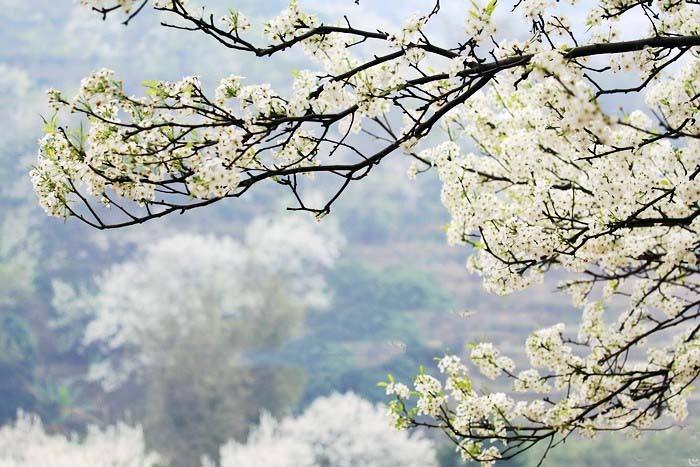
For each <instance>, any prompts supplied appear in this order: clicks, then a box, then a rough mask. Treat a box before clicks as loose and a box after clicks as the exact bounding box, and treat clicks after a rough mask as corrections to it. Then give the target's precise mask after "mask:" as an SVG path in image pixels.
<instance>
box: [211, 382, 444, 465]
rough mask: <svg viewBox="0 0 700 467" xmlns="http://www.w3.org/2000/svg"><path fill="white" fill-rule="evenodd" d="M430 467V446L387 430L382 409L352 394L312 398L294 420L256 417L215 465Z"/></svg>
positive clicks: (388, 424)
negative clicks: (253, 425) (254, 424)
mask: <svg viewBox="0 0 700 467" xmlns="http://www.w3.org/2000/svg"><path fill="white" fill-rule="evenodd" d="M244 465H245V466H248V467H322V466H327V465H332V466H334V467H360V466H363V467H365V466H366V467H394V466H397V465H401V466H406V467H436V466H437V465H438V464H437V460H436V453H435V449H434V446H433V443H432V442H431V441H429V440H428V439H426V438H424V437H423V436H421V435H420V434H419V433H414V434H412V435H410V436H409V435H408V434H407V433H406V432H401V431H396V430H394V429H393V428H392V427H391V419H390V417H389V416H388V415H387V413H386V408H384V407H382V406H380V405H373V404H372V403H370V402H368V401H366V400H364V399H362V398H361V397H359V396H357V395H355V394H352V393H347V394H333V395H331V396H328V397H322V398H319V399H316V400H315V401H314V402H312V403H311V405H310V406H309V407H308V408H307V409H306V410H305V411H304V413H302V414H301V415H299V416H297V417H288V418H284V419H282V420H275V419H274V418H272V417H270V416H264V417H262V420H261V423H260V426H258V427H257V428H256V429H255V430H254V431H253V432H251V433H250V435H249V437H248V440H247V442H246V443H238V442H235V441H230V442H229V443H227V444H225V445H224V446H222V448H221V467H238V466H244Z"/></svg>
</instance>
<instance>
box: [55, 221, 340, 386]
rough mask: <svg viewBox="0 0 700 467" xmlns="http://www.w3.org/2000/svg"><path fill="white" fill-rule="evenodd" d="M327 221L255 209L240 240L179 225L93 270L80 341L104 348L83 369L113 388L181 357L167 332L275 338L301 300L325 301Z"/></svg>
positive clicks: (287, 329)
mask: <svg viewBox="0 0 700 467" xmlns="http://www.w3.org/2000/svg"><path fill="white" fill-rule="evenodd" d="M328 227H329V228H328V229H318V228H314V227H313V226H311V225H310V223H309V222H305V220H304V219H301V218H297V217H289V216H288V217H286V218H283V219H280V220H271V219H266V218H259V219H256V220H255V221H253V222H252V223H251V225H250V226H249V227H248V229H247V231H246V235H245V239H244V240H243V241H242V242H241V241H238V240H235V239H233V238H227V237H215V236H202V235H195V234H184V233H183V234H178V235H175V236H172V237H168V238H164V239H162V240H159V241H157V242H155V243H152V244H149V245H147V246H145V247H144V248H143V250H142V251H140V253H139V254H138V255H137V256H136V257H134V259H133V260H131V261H127V262H125V263H122V264H119V265H116V266H113V267H112V268H110V269H109V270H107V271H106V272H105V273H104V274H103V275H102V276H100V277H99V278H98V279H97V281H96V282H97V291H96V293H95V294H94V297H93V298H92V299H91V300H90V301H89V304H90V305H91V307H92V309H91V310H90V313H91V314H92V317H91V318H90V321H89V323H88V324H87V328H86V330H85V335H84V343H85V344H88V345H89V344H97V345H98V346H100V347H102V348H104V350H105V355H106V357H105V359H104V360H101V361H99V362H96V363H95V364H94V365H93V366H92V368H91V377H92V378H94V379H95V380H98V381H100V382H102V384H103V385H104V387H105V388H106V389H114V388H116V387H118V386H119V385H120V384H121V383H122V382H123V381H125V380H126V379H128V378H131V377H139V375H141V374H143V373H144V372H148V371H150V370H153V369H154V368H157V367H163V366H165V367H170V366H173V365H175V366H178V365H182V364H183V362H182V361H178V360H177V359H174V358H173V352H174V349H173V346H172V343H173V342H177V343H178V348H183V349H186V348H187V347H188V346H195V347H200V348H201V346H203V345H211V346H213V347H216V346H217V345H220V344H222V342H226V343H227V344H226V345H228V347H227V349H228V351H229V352H231V351H232V350H234V349H238V350H244V349H247V350H249V349H254V348H269V347H271V346H274V345H277V344H278V343H279V342H280V340H281V339H283V338H284V337H285V336H290V335H291V334H293V333H294V330H295V329H296V328H297V327H298V325H299V319H298V318H299V317H300V316H301V315H300V313H303V311H304V310H305V309H306V308H309V307H323V306H325V305H327V303H328V299H329V295H328V291H327V288H326V285H325V282H324V279H323V272H324V271H325V270H327V269H328V268H330V267H331V266H332V264H333V262H334V260H335V258H336V257H337V255H338V247H339V245H340V243H341V240H340V237H339V236H338V234H337V233H335V231H334V229H333V228H332V226H331V225H329V226H328ZM292 297H294V299H293V300H292ZM61 303H62V302H61V301H56V304H57V305H60V304H61ZM84 307H85V306H84V305H83V308H84ZM67 311H68V312H69V311H70V310H67ZM192 336H203V337H204V336H206V337H205V339H204V341H202V339H198V338H194V337H192ZM207 343H208V344H207ZM189 351H190V352H196V353H197V354H198V353H200V352H201V349H200V352H198V351H196V350H195V349H190V350H189ZM231 356H232V357H234V356H235V354H231Z"/></svg>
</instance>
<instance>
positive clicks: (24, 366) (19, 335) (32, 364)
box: [0, 314, 37, 422]
mask: <svg viewBox="0 0 700 467" xmlns="http://www.w3.org/2000/svg"><path fill="white" fill-rule="evenodd" d="M36 353H37V351H36V344H35V341H34V336H33V334H32V332H31V329H30V328H29V325H28V324H27V323H26V321H25V320H23V319H22V318H20V317H19V316H16V315H14V314H0V422H5V421H7V420H9V419H12V418H14V416H15V414H16V412H17V409H19V408H23V409H25V410H31V409H33V407H34V396H33V394H32V385H33V383H34V376H35V368H36V363H37V355H36Z"/></svg>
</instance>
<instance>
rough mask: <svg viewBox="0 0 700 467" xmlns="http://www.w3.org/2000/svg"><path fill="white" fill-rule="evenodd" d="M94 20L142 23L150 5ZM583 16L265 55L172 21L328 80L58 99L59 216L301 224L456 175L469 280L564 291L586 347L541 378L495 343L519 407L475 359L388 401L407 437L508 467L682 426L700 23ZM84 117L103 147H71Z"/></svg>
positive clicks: (694, 368)
mask: <svg viewBox="0 0 700 467" xmlns="http://www.w3.org/2000/svg"><path fill="white" fill-rule="evenodd" d="M83 3H85V4H88V5H90V6H92V7H93V8H94V9H95V10H97V11H98V12H100V13H101V14H103V15H105V16H106V15H108V14H110V13H112V12H117V11H121V12H122V13H124V14H126V15H127V21H128V20H129V19H130V18H132V17H133V15H135V14H137V13H139V12H141V11H145V8H146V6H147V5H148V3H149V2H147V1H143V2H134V1H129V0H122V1H117V0H115V1H113V2H110V1H100V0H84V1H83ZM572 3H573V6H572V5H563V4H562V2H551V1H547V0H522V1H520V2H516V3H513V4H505V3H501V2H497V1H495V0H492V1H489V2H488V3H486V4H479V3H476V2H475V3H473V6H472V7H471V9H469V11H467V12H466V20H465V29H464V30H463V31H462V34H460V35H459V39H458V40H457V41H456V43H454V44H452V45H449V44H448V45H445V44H442V41H439V40H438V39H431V38H430V37H431V25H432V24H433V23H434V21H435V19H436V18H437V17H439V16H440V14H441V8H440V7H441V5H440V3H439V2H437V3H435V4H434V7H433V8H432V10H430V11H426V12H425V13H424V14H416V15H413V16H411V17H410V18H408V19H407V20H406V22H405V24H404V25H403V26H402V27H400V28H396V29H395V30H391V31H382V30H377V29H376V28H374V27H373V26H372V25H362V26H359V25H355V24H352V23H351V22H350V21H349V20H348V19H345V20H342V21H338V22H335V23H331V22H324V21H322V20H320V19H319V18H317V17H316V16H314V15H313V14H310V13H307V12H304V11H302V10H301V9H300V7H299V6H298V5H297V3H296V2H294V1H293V2H292V3H291V4H290V6H289V7H288V8H287V9H286V10H284V11H283V12H282V13H280V14H279V15H278V16H277V17H275V18H274V19H272V20H270V21H268V22H266V23H265V24H264V25H263V27H262V31H263V34H264V36H265V39H264V42H262V43H258V39H256V36H255V34H254V31H251V29H252V28H253V26H252V24H251V22H250V21H248V20H247V19H246V17H245V16H244V15H243V14H242V13H240V12H238V11H231V12H229V13H228V14H227V15H225V16H224V17H222V18H218V16H214V15H213V14H212V13H210V12H209V11H208V10H207V9H206V8H205V9H202V8H193V7H190V6H188V5H187V4H186V3H185V2H183V1H182V0H156V1H154V2H152V5H151V6H152V7H153V8H155V9H156V10H159V11H160V12H162V13H163V14H164V15H165V18H170V19H166V20H165V23H164V24H165V25H166V26H168V27H173V28H178V29H181V30H186V31H197V32H200V33H204V34H206V35H207V36H209V37H211V38H212V39H213V40H214V41H215V42H217V43H218V44H220V45H221V46H223V47H227V48H229V49H231V51H232V52H236V53H249V54H253V55H255V56H258V57H270V56H276V55H279V54H282V53H285V51H288V50H291V49H294V48H301V49H302V50H303V51H304V52H305V53H306V54H307V55H308V56H309V57H310V59H311V60H313V61H315V63H317V68H316V69H313V70H302V71H300V72H298V73H297V74H296V76H295V77H294V81H293V83H292V86H291V88H292V91H291V92H288V93H281V92H277V91H275V90H273V89H272V88H271V87H270V86H269V85H265V84H262V85H260V84H250V83H247V82H246V81H245V80H244V79H243V78H240V77H238V76H230V77H227V78H224V79H222V80H221V82H220V84H219V86H218V87H217V89H216V91H215V92H214V94H213V96H210V95H209V94H208V93H207V92H206V91H205V90H204V89H203V87H202V85H201V84H200V81H199V80H198V79H197V78H196V77H188V78H185V79H183V80H181V81H179V82H149V83H147V88H148V89H147V92H146V94H145V95H144V96H132V95H130V94H128V93H127V91H126V90H125V87H124V85H123V84H122V82H121V81H119V80H118V79H117V78H116V76H115V74H114V73H113V72H112V71H109V70H100V71H98V72H96V73H94V74H92V75H90V76H89V77H87V78H86V79H85V80H84V81H83V82H82V85H81V88H80V91H79V92H78V94H77V95H76V96H74V97H70V98H69V97H66V96H64V95H63V94H62V93H60V92H59V91H55V90H52V91H49V96H50V100H51V102H52V104H53V105H54V106H55V108H56V109H57V112H58V114H57V117H56V118H54V119H52V120H50V121H49V122H48V124H47V134H46V135H45V136H44V138H43V139H42V140H41V142H40V150H39V156H38V162H37V165H36V167H35V168H34V169H33V171H32V179H33V182H34V187H35V190H36V192H37V194H38V196H39V200H40V203H41V204H42V206H43V207H44V208H45V209H46V210H47V212H48V213H49V214H51V215H54V216H59V217H76V218H78V219H80V220H81V221H83V222H86V223H88V224H90V225H92V226H94V227H97V228H100V229H105V228H115V227H123V226H128V225H133V224H137V223H141V222H144V221H147V220H150V219H154V218H158V217H162V216H165V215H167V214H170V213H175V212H184V211H187V210H190V209H194V208H197V207H202V206H206V205H209V204H212V203H215V202H218V201H220V200H223V199H224V198H236V197H240V196H242V195H244V194H245V193H246V192H248V191H249V190H250V189H252V188H253V187H254V186H256V185H258V184H262V183H266V182H268V181H269V182H275V183H277V184H279V185H281V186H282V187H285V188H287V189H289V190H291V192H292V194H293V195H294V199H295V200H296V203H297V204H295V205H294V206H292V207H291V209H296V210H305V211H310V212H311V213H313V214H315V215H316V216H319V217H320V216H323V215H325V214H327V213H328V212H329V211H330V208H331V206H332V204H333V203H334V202H335V200H336V199H338V197H339V196H340V195H341V194H342V192H343V191H344V190H345V189H346V188H347V187H348V186H349V185H350V184H352V183H353V182H355V181H357V180H359V179H362V178H363V177H365V176H368V175H369V174H370V173H371V171H372V168H373V167H375V166H376V165H377V164H379V163H380V162H382V161H383V160H384V159H386V158H395V157H408V158H409V159H410V160H412V161H413V162H412V164H411V166H410V168H409V176H410V177H414V176H416V175H418V174H419V173H421V172H423V171H426V170H428V169H431V168H433V169H435V170H436V171H437V173H438V175H439V177H440V180H441V182H442V186H443V191H442V202H443V204H444V205H445V207H446V208H447V210H448V211H449V213H450V215H451V222H450V224H449V228H448V234H447V236H448V241H449V242H450V243H455V244H464V245H468V246H470V248H471V257H470V259H469V263H468V266H469V268H470V269H471V270H473V271H475V272H476V273H478V274H480V275H481V276H483V279H484V286H485V288H486V289H487V290H488V291H490V292H493V293H498V294H507V293H510V292H513V291H516V290H521V289H524V288H526V287H528V286H529V285H530V284H532V283H536V282H539V281H541V280H542V278H543V276H545V275H546V274H547V273H549V272H556V274H557V275H558V276H565V277H566V279H565V280H564V281H563V282H562V283H561V289H562V290H565V291H568V292H569V293H571V295H572V298H573V302H574V304H575V305H576V306H577V307H579V308H580V309H581V310H582V320H581V325H580V326H579V329H578V332H575V331H574V332H573V333H572V332H570V331H567V330H566V329H565V328H564V326H563V325H561V324H559V325H555V326H552V327H549V328H546V329H542V330H539V331H536V332H534V333H533V334H532V335H531V336H530V337H529V338H528V339H527V342H526V353H527V356H528V358H529V366H528V367H526V368H522V369H516V365H515V363H514V361H513V360H512V359H511V358H509V357H508V356H505V355H502V354H501V353H500V352H499V351H498V350H497V348H496V347H495V346H494V345H492V344H491V343H480V344H477V345H475V346H474V347H473V348H472V349H471V354H470V359H471V361H472V363H473V364H474V365H475V366H476V367H477V368H478V370H479V371H480V372H481V373H482V374H483V375H484V376H486V377H488V378H492V379H500V380H503V381H509V382H511V383H512V391H511V392H509V393H493V392H488V391H480V390H477V388H476V385H475V384H474V382H473V381H472V379H471V378H470V376H469V372H468V368H467V366H466V365H465V364H464V363H463V362H462V361H461V360H460V359H459V357H458V356H455V355H447V356H445V358H443V359H442V360H440V363H439V366H438V370H439V372H440V373H441V377H440V378H436V377H433V376H430V375H429V374H427V373H421V374H420V375H418V376H417V377H416V379H415V381H414V382H413V388H412V389H409V387H408V386H407V385H404V384H402V383H400V382H397V381H391V380H390V381H388V382H387V387H386V390H387V393H388V394H390V395H392V396H393V397H394V399H393V400H392V402H391V408H392V412H393V413H394V417H395V423H396V425H397V426H399V427H402V428H409V427H417V426H425V427H430V428H434V429H437V430H441V431H443V432H444V433H445V434H446V435H447V436H448V437H449V438H450V439H451V440H452V441H454V443H455V445H456V446H457V448H458V449H459V450H460V452H461V453H462V455H463V457H464V459H466V460H476V461H483V462H487V463H488V462H493V461H495V460H497V459H506V458H511V457H513V456H515V455H517V454H518V453H520V452H522V451H523V450H526V449H528V448H530V447H531V446H533V445H535V444H538V443H540V442H544V443H545V445H546V446H549V447H551V446H554V445H556V444H557V443H559V442H561V441H562V440H565V439H566V438H567V437H568V436H569V435H571V434H573V433H580V434H584V435H588V436H595V435H596V433H598V432H601V431H625V432H629V433H631V434H637V433H639V432H640V431H642V430H645V429H649V428H651V427H652V426H653V424H654V423H655V421H656V420H658V419H659V418H661V417H664V416H666V415H671V416H672V417H673V418H674V419H675V420H683V419H684V418H685V417H686V415H687V409H686V397H687V395H688V392H689V391H690V389H691V385H692V383H693V381H694V380H695V379H696V378H697V376H698V373H699V372H700V336H699V333H700V320H698V318H699V317H700V307H699V305H700V293H699V292H700V283H698V274H697V273H698V255H699V254H700V242H699V237H698V228H699V227H700V220H699V218H700V216H699V214H700V206H698V202H699V198H700V185H698V182H697V177H698V173H699V172H700V122H699V121H698V115H699V114H700V57H699V52H700V49H699V47H698V46H700V5H698V4H697V2H695V1H690V0H688V1H684V0H678V1H673V0H661V1H636V0H615V1H611V0H600V1H598V2H572ZM348 8H350V7H348ZM510 10H512V15H511V16H513V17H519V18H521V21H522V24H523V26H524V28H523V31H520V32H518V31H516V32H514V33H512V34H511V35H508V34H507V32H508V31H506V32H503V31H499V30H498V27H497V26H498V24H497V22H496V21H495V20H494V18H495V17H496V16H497V15H498V14H500V12H502V11H510ZM582 10H584V11H586V12H587V17H586V20H585V24H582V21H581V20H580V16H579V14H580V12H581V11H582ZM630 25H633V26H634V27H621V26H630ZM525 30H527V32H525ZM622 33H624V35H625V37H624V40H623V38H622V37H621V34H622ZM623 96H627V98H623ZM629 96H634V97H635V98H634V99H630V98H629ZM620 103H624V104H625V105H624V106H623V107H622V108H621V109H620V110H615V111H612V110H611V109H612V108H614V107H615V106H616V105H619V104H620ZM66 112H73V113H75V114H77V115H78V116H79V117H81V118H83V119H84V120H85V122H86V124H87V126H85V127H84V128H86V129H85V130H84V131H82V130H81V131H76V130H74V129H72V128H71V127H69V126H67V125H66V124H65V120H64V117H63V114H65V113H66ZM401 121H402V122H403V123H398V124H397V122H401ZM81 128H83V127H81ZM358 133H367V134H369V135H371V136H372V137H373V140H372V141H373V145H374V146H373V147H368V145H367V144H366V135H365V136H363V135H358ZM439 137H442V138H443V141H442V142H438V141H436V139H437V138H439ZM363 138H364V139H363ZM361 141H363V143H362V144H359V143H360V142H361ZM314 176H315V177H314ZM321 177H325V178H331V179H337V182H336V187H335V190H333V191H332V192H331V193H329V194H328V196H327V198H326V199H325V200H324V201H323V202H322V203H321V204H320V205H312V204H310V203H309V201H308V200H306V199H305V198H304V196H303V190H302V189H301V187H302V186H303V185H307V184H310V183H315V182H314V179H315V178H321ZM514 394H515V395H518V397H516V396H515V395H514Z"/></svg>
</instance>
